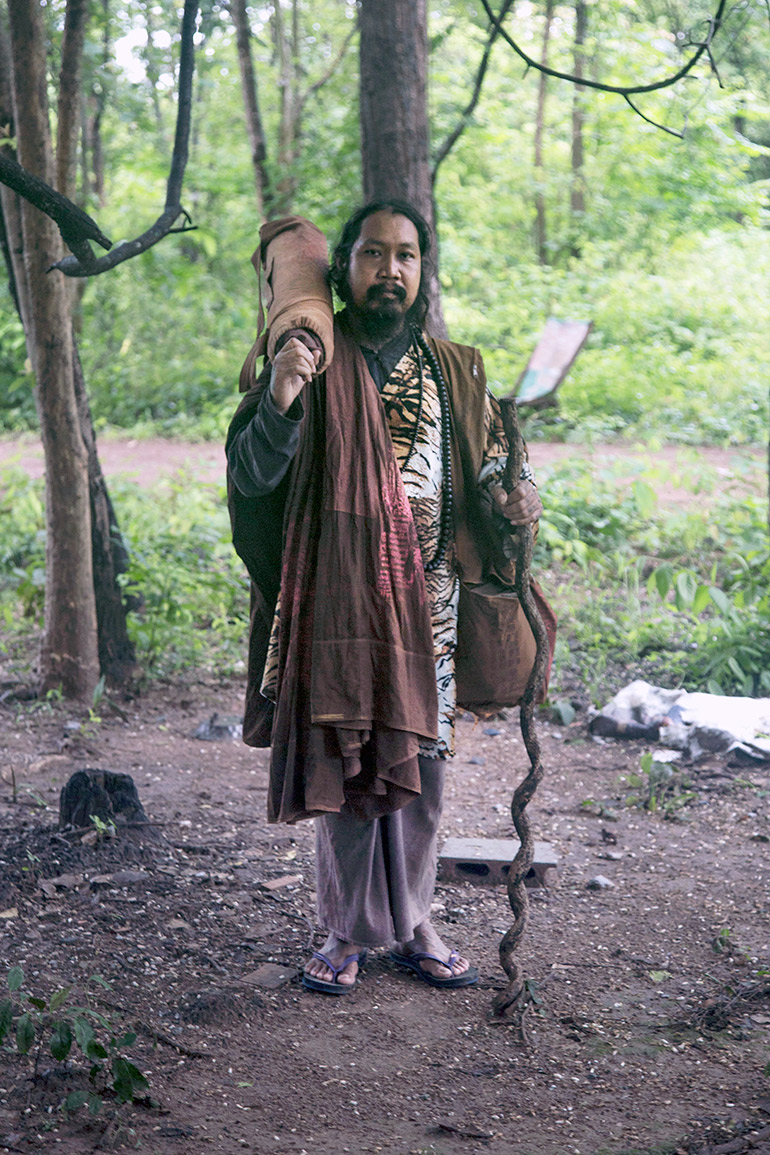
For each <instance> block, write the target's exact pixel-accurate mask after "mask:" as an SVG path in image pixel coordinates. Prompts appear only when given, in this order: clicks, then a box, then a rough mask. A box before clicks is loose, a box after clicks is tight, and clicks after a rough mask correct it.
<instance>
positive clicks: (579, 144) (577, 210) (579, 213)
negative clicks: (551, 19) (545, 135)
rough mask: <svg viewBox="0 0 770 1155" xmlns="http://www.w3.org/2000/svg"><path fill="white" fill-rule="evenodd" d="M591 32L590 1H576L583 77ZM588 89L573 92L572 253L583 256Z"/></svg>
mask: <svg viewBox="0 0 770 1155" xmlns="http://www.w3.org/2000/svg"><path fill="white" fill-rule="evenodd" d="M587 31H588V4H587V3H586V0H575V49H574V64H575V66H574V73H575V76H582V75H583V69H584V67H585V58H584V54H583V48H584V45H585V42H586V33H587ZM584 91H585V89H584V88H583V86H582V84H576V85H575V87H574V89H573V91H572V149H571V158H572V184H571V186H570V196H569V205H570V215H571V217H572V234H573V239H572V246H571V249H572V255H573V256H575V257H578V256H580V245H579V244H578V241H577V236H578V233H579V232H580V229H581V226H582V220H583V214H584V213H585V208H586V202H585V175H584V172H583V163H584V157H583V123H584V120H585V114H584V106H583V100H584V96H583V93H584Z"/></svg>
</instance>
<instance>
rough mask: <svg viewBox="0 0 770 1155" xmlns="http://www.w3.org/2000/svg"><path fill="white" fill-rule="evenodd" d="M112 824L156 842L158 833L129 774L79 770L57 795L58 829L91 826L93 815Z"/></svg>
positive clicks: (158, 837)
mask: <svg viewBox="0 0 770 1155" xmlns="http://www.w3.org/2000/svg"><path fill="white" fill-rule="evenodd" d="M94 817H95V818H98V819H100V820H101V821H102V822H104V823H110V822H111V823H114V825H115V828H116V830H117V831H118V832H121V828H122V830H123V832H124V833H127V834H130V835H133V836H135V837H136V836H140V837H141V839H142V841H146V840H148V839H149V840H150V841H158V840H159V839H160V837H161V835H160V834H159V832H158V831H157V830H155V828H154V827H152V826H151V825H150V820H149V819H148V817H147V815H146V814H145V811H144V807H143V806H142V804H141V802H140V801H139V795H138V794H137V791H136V786H135V785H134V780H133V778H132V777H131V775H130V774H116V773H114V772H113V771H112V770H99V769H91V770H78V771H76V772H75V773H74V774H73V775H72V777H71V778H70V779H69V781H68V782H67V783H66V784H65V785H64V786H63V787H62V791H61V795H60V796H59V829H60V830H64V829H67V828H68V829H71V830H81V829H83V828H84V827H91V826H92V825H93V823H92V818H94Z"/></svg>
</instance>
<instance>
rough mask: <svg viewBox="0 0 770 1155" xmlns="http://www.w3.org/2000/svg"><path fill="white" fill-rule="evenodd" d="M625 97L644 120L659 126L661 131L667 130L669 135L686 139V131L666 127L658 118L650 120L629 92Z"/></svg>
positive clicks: (655, 126) (628, 103)
mask: <svg viewBox="0 0 770 1155" xmlns="http://www.w3.org/2000/svg"><path fill="white" fill-rule="evenodd" d="M623 99H624V100H625V102H626V104H627V105H629V107H630V108H632V109H633V110H634V112H635V113H636V115H637V116H641V118H642V120H646V121H647V123H648V124H651V125H653V127H654V128H659V129H660V130H661V132H667V133H668V134H669V136H676V137H678V138H679V140H684V133H683V132H677V130H676V129H675V128H666V126H665V124H658V122H657V120H650V118H649V116H645V115H644V113H643V112H642V110H641V109H640V108H637V107H636V105H635V104H634V102H633V100H632V99H631V97H630V96H629V95H628V93H624V96H623Z"/></svg>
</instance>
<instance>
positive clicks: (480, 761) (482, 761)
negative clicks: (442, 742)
mask: <svg viewBox="0 0 770 1155" xmlns="http://www.w3.org/2000/svg"><path fill="white" fill-rule="evenodd" d="M486 764H487V760H486V758H480V757H479V756H478V754H474V755H473V757H472V758H469V759H468V765H469V766H486Z"/></svg>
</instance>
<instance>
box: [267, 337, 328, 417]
mask: <svg viewBox="0 0 770 1155" xmlns="http://www.w3.org/2000/svg"><path fill="white" fill-rule="evenodd" d="M320 361H321V353H320V350H318V349H315V350H313V352H312V353H311V351H310V349H308V347H307V345H303V343H302V342H301V341H298V340H297V338H296V337H292V338H291V339H290V340H289V341H287V342H286V344H285V345H284V346H283V348H282V349H281V351H280V353H276V355H275V360H274V361H273V368H272V372H271V374H270V393H271V395H272V398H273V404H274V405H275V407H276V409H277V410H278V412H279V413H287V412H288V410H289V409H290V408H291V405H292V403H293V402H294V400H295V398H296V397H298V396H299V394H300V393H301V392H302V390H303V389H304V387H305V385H307V383H308V381H310V379H311V378H312V377H314V376H315V372H316V369H317V368H318V365H319V364H320Z"/></svg>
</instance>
